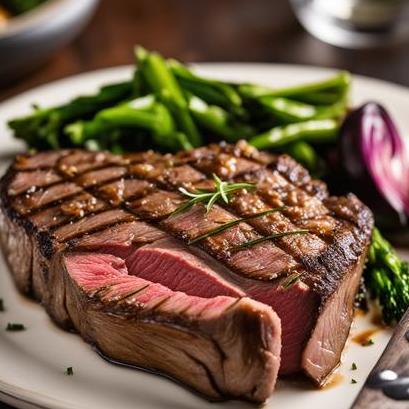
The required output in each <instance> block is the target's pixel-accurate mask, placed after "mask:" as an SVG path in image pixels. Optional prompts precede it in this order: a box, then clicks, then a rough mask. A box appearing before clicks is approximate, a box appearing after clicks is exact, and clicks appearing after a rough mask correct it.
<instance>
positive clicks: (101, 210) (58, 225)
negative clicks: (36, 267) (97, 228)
mask: <svg viewBox="0 0 409 409" xmlns="http://www.w3.org/2000/svg"><path fill="white" fill-rule="evenodd" d="M115 209H118V207H116V206H113V208H110V209H107V208H102V209H99V210H96V211H94V212H90V213H86V214H84V215H83V216H77V217H73V218H72V219H69V220H66V221H63V222H61V223H58V224H55V225H53V226H51V227H47V230H48V231H49V232H50V234H53V233H54V232H55V231H56V230H58V229H60V228H61V227H64V226H67V225H69V224H74V223H76V222H78V221H80V220H81V219H83V218H84V217H89V216H96V215H98V214H101V213H104V212H106V211H108V210H115ZM70 240H71V239H70Z"/></svg>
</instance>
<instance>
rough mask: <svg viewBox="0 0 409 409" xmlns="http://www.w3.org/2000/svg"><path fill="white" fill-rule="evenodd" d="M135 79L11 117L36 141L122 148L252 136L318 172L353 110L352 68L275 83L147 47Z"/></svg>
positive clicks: (20, 132) (34, 144)
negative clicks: (216, 70)
mask: <svg viewBox="0 0 409 409" xmlns="http://www.w3.org/2000/svg"><path fill="white" fill-rule="evenodd" d="M135 56H136V62H137V69H135V72H134V75H133V78H132V80H130V81H129V82H124V83H119V84H113V85H108V86H105V87H103V88H101V89H100V91H99V92H98V93H97V94H95V95H91V96H86V97H80V98H76V99H74V100H72V101H70V102H69V103H68V104H65V105H61V106H58V107H52V108H40V107H35V110H34V113H33V114H32V115H30V116H28V117H25V118H19V119H16V120H13V121H11V122H10V124H9V125H10V127H11V128H12V129H13V130H14V134H15V136H16V137H17V138H21V139H23V140H24V141H26V142H27V144H28V146H29V147H31V148H34V149H56V148H61V147H70V146H75V147H85V148H87V149H91V150H100V149H108V150H111V151H113V152H116V153H121V152H124V151H134V150H138V149H147V148H154V149H157V150H161V151H177V150H180V149H189V148H192V147H197V146H200V145H203V144H206V143H209V142H212V141H219V140H221V139H223V140H226V141H228V142H235V141H237V140H239V139H247V140H248V141H249V142H250V143H251V144H253V145H254V146H256V147H258V148H260V149H274V150H279V151H284V152H288V153H290V154H291V155H292V156H293V157H295V159H297V160H298V161H300V162H301V163H303V164H304V165H305V166H307V167H308V168H309V169H310V170H311V171H312V172H313V173H314V172H315V173H316V171H317V170H318V169H319V166H320V165H321V164H322V163H321V162H322V161H321V160H320V157H319V155H318V154H317V151H316V149H317V147H318V149H319V146H320V145H323V144H324V145H325V144H330V143H332V142H334V140H335V138H336V136H337V132H338V129H339V125H340V121H341V119H342V118H343V117H344V115H345V113H346V107H347V98H348V92H349V87H350V76H349V74H348V73H345V72H341V73H339V74H337V75H335V76H334V77H332V78H329V79H326V80H324V81H321V82H317V83H312V84H306V85H302V86H297V87H289V88H281V89H270V88H263V87H260V86H256V85H252V84H230V83H225V82H221V81H216V80H211V79H206V78H203V77H200V76H198V75H196V74H194V73H193V72H192V71H191V70H190V69H188V68H187V67H186V66H185V65H183V64H181V63H179V62H177V61H175V60H165V59H164V58H163V57H162V56H160V55H159V54H157V53H154V52H148V51H146V50H145V49H143V48H141V47H139V48H137V49H136V52H135Z"/></svg>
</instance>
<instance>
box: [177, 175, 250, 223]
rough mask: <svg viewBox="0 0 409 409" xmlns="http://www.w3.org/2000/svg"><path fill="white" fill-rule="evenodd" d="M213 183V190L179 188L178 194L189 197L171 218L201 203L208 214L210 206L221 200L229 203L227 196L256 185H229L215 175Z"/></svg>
mask: <svg viewBox="0 0 409 409" xmlns="http://www.w3.org/2000/svg"><path fill="white" fill-rule="evenodd" d="M213 179H214V182H215V190H204V189H196V190H195V191H193V192H189V191H188V190H186V189H185V188H183V187H180V188H179V192H181V193H182V194H184V195H185V196H188V197H190V198H191V199H190V200H188V201H187V202H186V203H183V204H182V205H180V206H179V207H178V208H177V209H176V210H175V211H174V212H173V213H172V214H171V216H175V215H176V214H179V213H182V212H184V211H185V210H187V209H190V208H191V207H192V206H193V205H195V204H198V203H202V204H204V205H206V213H209V211H210V209H211V208H212V206H213V205H214V204H215V203H216V202H217V201H218V200H222V201H223V202H225V203H229V195H231V194H232V193H234V192H236V191H237V190H241V189H255V188H256V185H254V184H252V183H230V182H224V181H222V180H221V179H220V178H219V177H218V176H217V175H215V174H213Z"/></svg>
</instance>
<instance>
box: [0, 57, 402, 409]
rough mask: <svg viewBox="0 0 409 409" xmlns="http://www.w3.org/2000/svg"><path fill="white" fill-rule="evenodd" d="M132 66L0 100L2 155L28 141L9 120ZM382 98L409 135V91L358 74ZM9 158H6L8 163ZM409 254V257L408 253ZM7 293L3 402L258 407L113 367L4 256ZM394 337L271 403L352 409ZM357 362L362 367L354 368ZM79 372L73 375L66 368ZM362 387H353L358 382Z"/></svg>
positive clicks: (230, 73)
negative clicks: (19, 281)
mask: <svg viewBox="0 0 409 409" xmlns="http://www.w3.org/2000/svg"><path fill="white" fill-rule="evenodd" d="M197 68H198V70H199V71H200V72H201V73H203V74H206V75H211V76H215V77H218V78H222V79H228V80H232V81H251V82H258V83H260V84H265V85H271V86H283V85H286V84H294V83H297V82H306V81H311V80H316V79H319V78H323V77H325V76H327V75H330V74H331V73H333V71H331V70H327V69H321V68H313V67H301V66H298V67H297V66H287V65H263V64H257V65H256V64H203V65H200V66H197ZM130 74H131V69H130V67H119V68H112V69H107V70H102V71H96V72H92V73H87V74H83V75H79V76H76V77H72V78H68V79H65V80H62V81H58V82H54V83H52V84H49V85H45V86H42V87H39V88H36V89H34V90H32V91H29V92H26V93H24V94H21V95H20V96H17V97H15V98H12V99H10V100H8V101H7V102H4V103H3V104H1V105H0V135H1V144H0V156H3V155H7V154H10V153H14V152H17V151H19V150H21V149H22V145H21V144H20V143H19V142H17V141H15V140H13V139H12V137H11V135H10V133H9V131H8V130H7V128H6V121H7V119H10V118H12V117H15V116H17V115H22V114H25V113H28V112H29V111H30V105H31V104H32V103H39V104H40V105H43V106H49V105H54V104H56V103H60V102H64V101H66V100H67V99H69V98H71V97H73V96H76V95H80V94H84V93H87V92H92V91H94V90H95V89H96V88H97V87H98V86H99V85H101V84H104V83H109V82H113V81H120V80H123V79H127V78H129V77H130ZM367 100H378V101H382V103H383V104H384V105H385V106H386V107H387V108H388V109H389V110H390V111H391V113H392V114H393V116H394V118H396V120H397V122H398V125H399V127H400V129H401V130H405V131H406V132H409V115H407V107H408V106H409V90H407V89H405V88H402V87H398V86H396V85H393V84H388V83H385V82H381V81H376V80H372V79H368V78H362V77H355V78H354V86H353V102H354V104H359V103H361V102H363V101H367ZM4 164H5V162H4V161H3V165H4ZM405 256H407V254H405ZM0 297H1V298H3V299H4V303H5V306H6V308H7V310H6V312H4V313H0V327H1V329H0V400H3V401H6V402H9V403H13V404H14V405H16V406H17V407H19V408H28V407H44V408H61V409H68V408H70V409H71V408H72V409H74V408H75V409H81V408H87V409H90V408H98V409H112V408H120V409H131V408H132V409H135V408H138V409H157V408H168V409H170V408H178V409H184V408H186V409H187V408H189V409H198V408H201V409H205V408H209V409H219V408H223V409H227V408H251V407H254V406H253V405H250V404H247V403H242V402H227V403H223V404H210V403H208V402H206V401H205V400H203V399H201V398H199V397H197V396H195V395H194V394H192V393H191V392H189V391H187V390H186V389H184V388H183V387H180V386H178V385H177V384H175V383H173V382H171V381H169V380H167V379H164V378H161V377H159V376H155V375H151V374H147V373H144V372H141V371H136V370H131V369H125V368H122V367H118V366H114V365H111V364H108V363H107V362H105V361H104V360H102V359H101V358H100V357H99V356H98V355H97V354H95V353H94V352H93V351H92V350H91V348H90V347H89V346H88V345H87V344H85V343H84V342H83V341H82V340H81V339H80V338H79V337H78V336H76V335H73V334H69V333H66V332H63V331H61V330H59V329H58V328H57V327H55V326H54V325H53V324H52V322H50V320H49V319H48V317H47V315H46V314H45V312H44V311H43V309H42V308H41V306H39V305H37V304H36V303H34V302H32V301H29V300H27V299H25V298H24V297H22V296H20V295H19V294H18V293H17V292H16V290H15V288H14V285H13V283H12V280H11V278H10V276H9V274H8V271H7V268H6V266H5V265H4V263H3V261H2V260H0ZM9 321H12V322H22V323H24V324H25V325H26V326H27V331H24V332H20V333H10V332H6V331H4V327H5V325H6V323H7V322H9ZM372 327H373V325H372V324H371V322H370V318H369V317H359V318H358V319H356V320H355V323H354V325H353V329H352V335H353V334H357V333H359V332H361V331H362V330H364V329H368V328H372ZM389 337H390V331H387V330H384V331H380V332H378V333H376V334H375V335H374V337H373V339H374V341H375V345H373V346H369V347H362V346H359V345H356V344H354V343H353V342H349V343H348V345H347V348H346V350H345V353H344V356H343V364H342V365H341V367H340V369H339V373H340V374H341V376H342V377H343V380H342V382H340V383H339V384H337V385H336V386H334V387H331V388H328V389H325V390H322V391H318V390H314V389H313V388H312V387H306V386H305V384H304V385H300V383H295V382H291V381H283V380H280V381H279V384H278V387H277V390H276V392H275V393H274V395H273V396H272V398H271V399H270V401H269V402H268V403H267V404H266V405H265V406H263V407H264V408H265V409H267V408H270V407H271V408H273V407H275V408H282V409H285V408H288V409H305V408H315V409H324V408H325V409H327V408H328V407H330V408H331V409H347V408H349V406H350V405H351V403H352V402H353V400H354V398H355V396H356V395H357V393H358V391H359V389H360V387H361V386H362V384H363V382H364V380H365V378H366V376H367V374H368V373H369V371H370V369H371V368H372V366H373V365H374V364H375V362H376V360H377V359H378V357H379V356H380V354H381V352H382V351H383V349H384V347H385V346H386V344H387V342H388V339H389ZM352 362H356V364H357V366H358V369H357V370H356V371H352V370H351V369H350V368H351V364H352ZM69 366H72V367H73V368H74V376H70V377H68V376H65V375H64V370H65V368H66V367H69ZM352 378H354V379H356V380H357V382H358V383H357V384H351V379H352Z"/></svg>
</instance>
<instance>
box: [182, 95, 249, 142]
mask: <svg viewBox="0 0 409 409" xmlns="http://www.w3.org/2000/svg"><path fill="white" fill-rule="evenodd" d="M189 109H190V112H191V113H192V115H193V117H194V118H195V119H196V120H197V122H198V123H199V124H200V125H201V126H203V127H204V128H206V129H208V130H210V131H212V132H214V133H215V134H216V135H219V136H222V137H223V138H225V139H226V140H227V141H229V142H235V141H237V140H239V139H242V138H245V139H246V138H248V137H250V136H251V135H254V130H253V129H252V127H251V126H249V125H247V124H241V123H237V122H236V123H235V121H234V120H233V118H232V117H231V115H230V114H229V113H228V112H227V111H225V110H224V109H223V108H221V107H219V106H216V105H208V104H206V102H205V101H203V100H202V99H200V98H198V97H196V96H193V95H190V97H189Z"/></svg>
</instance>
